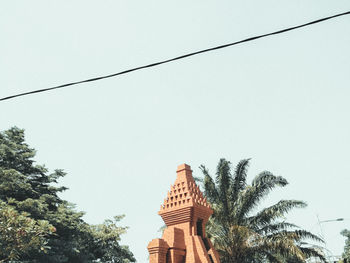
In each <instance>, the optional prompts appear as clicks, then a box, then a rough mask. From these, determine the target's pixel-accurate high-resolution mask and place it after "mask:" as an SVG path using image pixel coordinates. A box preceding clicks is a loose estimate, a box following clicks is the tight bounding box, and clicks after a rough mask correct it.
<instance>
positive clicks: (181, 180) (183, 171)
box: [158, 164, 212, 215]
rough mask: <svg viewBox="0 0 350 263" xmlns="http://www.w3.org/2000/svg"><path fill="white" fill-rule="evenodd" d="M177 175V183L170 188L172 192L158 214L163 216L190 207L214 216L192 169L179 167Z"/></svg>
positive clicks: (184, 165)
mask: <svg viewBox="0 0 350 263" xmlns="http://www.w3.org/2000/svg"><path fill="white" fill-rule="evenodd" d="M176 173H177V178H176V180H175V183H174V184H173V185H171V186H170V191H168V194H167V197H166V198H165V199H164V203H163V204H162V205H161V206H160V210H159V212H158V214H159V215H163V214H165V213H170V212H172V211H175V210H179V209H182V208H188V207H197V208H200V209H204V210H208V212H209V213H210V214H212V209H211V208H210V205H209V203H208V202H207V199H206V198H205V197H204V196H203V194H202V192H201V191H200V189H199V187H198V186H197V184H196V182H195V181H194V179H193V177H192V170H191V167H190V166H189V165H187V164H182V165H180V166H178V168H177V171H176Z"/></svg>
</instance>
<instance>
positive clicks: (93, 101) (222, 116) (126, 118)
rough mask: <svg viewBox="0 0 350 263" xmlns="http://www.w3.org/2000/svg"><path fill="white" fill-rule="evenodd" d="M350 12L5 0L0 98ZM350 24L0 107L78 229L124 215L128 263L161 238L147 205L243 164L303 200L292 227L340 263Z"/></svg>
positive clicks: (302, 6)
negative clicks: (79, 214)
mask: <svg viewBox="0 0 350 263" xmlns="http://www.w3.org/2000/svg"><path fill="white" fill-rule="evenodd" d="M349 10H350V2H349V1H348V0H337V1H334V0H328V1H326V0H308V1H305V0H303V1H301V0H296V1H281V0H266V1H234V0H227V1H225V0H223V1H209V0H200V1H199V0H193V1H188V0H177V1H166V0H148V1H118V0H115V1H112V0H109V1H107V0H105V1H96V0H95V1H90V0H89V1H87V0H84V1H82V0H80V1H78V0H76V1H62V0H61V1H57V0H56V1H47V0H41V1H36V0H32V1H17V0H11V1H2V2H1V7H0V33H1V41H0V72H1V74H0V97H5V96H8V95H12V94H14V93H20V92H25V91H29V90H33V89H41V88H47V87H51V86H54V85H59V84H63V83H66V82H70V81H77V80H82V79H86V78H91V77H95V76H99V75H105V74H110V73H115V72H118V71H121V70H125V69H128V68H131V67H134V66H139V65H143V64H147V63H151V62H154V61H158V60H161V59H166V58H170V57H174V56H178V55H181V54H183V53H187V52H191V51H195V50H198V49H203V48H208V47H212V46H215V45H220V44H224V43H228V42H233V41H237V40H241V39H243V38H246V37H249V36H254V35H258V34H262V33H267V32H270V31H274V30H278V29H282V28H284V27H289V26H294V25H297V24H301V23H305V22H308V21H311V20H315V19H318V18H321V17H325V16H329V15H332V14H336V13H341V12H345V11H349ZM349 46H350V16H345V17H341V18H337V19H334V20H331V21H328V22H325V23H321V24H317V25H314V26H310V27H308V28H304V29H301V30H297V31H293V32H289V33H285V34H283V35H278V36H273V37H270V38H265V39H262V40H258V41H254V42H249V43H246V44H242V45H239V46H234V47H231V48H227V49H223V50H219V51H216V52H212V53H207V54H203V55H199V56H196V57H192V58H189V59H185V60H181V61H178V62H175V63H172V64H167V65H163V66H159V67H156V68H152V69H147V70H143V71H139V72H134V73H131V74H128V75H124V76H121V77H118V78H112V79H108V80H103V81H99V82H94V83H89V84H84V85H79V86H74V87H71V88H68V89H63V90H57V91H52V92H49V93H42V94H37V95H31V96H27V97H22V98H17V99H14V100H9V101H3V102H1V103H0V130H5V129H8V128H10V127H11V126H14V125H16V126H18V127H20V128H24V129H25V130H26V136H27V141H28V143H29V144H30V145H31V146H32V147H34V148H36V149H37V151H38V154H37V158H36V160H37V161H38V163H44V164H46V166H47V167H48V168H49V169H51V170H53V169H56V168H62V169H64V170H65V171H66V172H67V173H68V175H67V176H66V178H64V179H63V180H61V184H62V185H65V186H67V187H69V190H68V191H66V192H65V193H64V194H63V195H62V197H63V198H64V199H66V200H68V201H71V202H73V203H75V204H76V205H77V209H78V210H82V211H85V212H86V215H85V220H86V221H87V222H89V223H101V222H102V221H103V220H104V219H107V218H111V217H112V216H114V215H119V214H125V215H126V217H125V219H123V221H122V222H121V225H127V226H129V227H130V229H129V231H128V233H127V234H126V235H124V236H123V239H122V243H123V244H127V245H129V246H130V249H131V251H132V252H133V253H134V255H135V256H136V258H137V260H138V262H142V263H143V262H147V261H148V260H147V256H148V252H147V249H146V247H147V244H148V242H149V241H150V240H152V239H153V238H157V237H159V236H160V233H159V232H157V231H158V229H159V228H160V227H161V226H162V225H163V222H162V220H161V218H160V217H159V216H158V215H157V212H158V210H159V207H160V204H161V203H162V201H163V199H164V198H165V196H166V193H167V191H168V189H169V187H170V184H172V183H173V182H174V181H175V178H176V173H175V171H176V167H177V165H179V164H181V163H187V164H189V165H191V166H192V169H193V172H194V175H195V176H199V175H200V171H199V169H198V166H199V165H200V164H204V165H206V166H207V167H208V168H209V170H210V171H211V172H212V174H214V172H215V168H216V164H217V162H218V160H219V159H220V158H222V157H224V158H227V159H228V160H230V161H231V162H232V163H233V165H236V163H237V162H238V161H239V160H241V159H243V158H252V161H251V166H250V170H249V177H248V181H249V182H250V181H251V179H252V178H253V177H254V176H255V175H256V174H257V173H258V172H261V171H263V170H269V171H271V172H273V173H274V174H276V175H282V176H284V177H285V178H286V179H287V180H288V181H289V182H290V184H289V186H288V187H286V188H285V189H282V190H277V191H275V192H274V193H273V194H271V196H270V198H268V199H267V200H266V202H264V203H263V204H262V205H263V206H265V205H269V204H271V203H272V202H277V201H278V200H279V199H287V198H290V199H300V200H304V201H306V202H307V203H308V207H307V208H306V209H302V210H297V211H295V212H293V213H291V214H290V216H289V217H288V220H289V221H292V222H293V223H296V224H297V225H299V226H301V227H303V228H305V229H306V230H309V231H312V232H314V233H315V234H320V227H319V225H318V223H317V215H318V216H319V219H320V220H321V221H322V220H331V219H336V218H340V217H342V218H346V219H347V220H345V221H343V222H330V223H323V224H321V226H322V232H323V236H324V238H325V240H326V246H327V248H328V249H329V250H330V254H333V255H340V254H341V252H342V250H343V246H344V239H343V238H342V236H341V235H340V233H339V232H340V231H341V230H342V229H344V228H348V229H350V220H349V219H350V209H349V204H348V201H349V192H348V190H349V184H350V179H349V176H350V148H349V146H350V136H349V134H350V122H349V113H350V103H349V101H350V90H349V88H350V74H349V71H350V51H349Z"/></svg>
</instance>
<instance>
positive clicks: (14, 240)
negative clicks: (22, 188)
mask: <svg viewBox="0 0 350 263" xmlns="http://www.w3.org/2000/svg"><path fill="white" fill-rule="evenodd" d="M55 231H56V229H55V227H53V226H52V225H50V224H49V223H48V221H45V220H38V221H37V220H34V219H32V218H30V217H29V214H28V213H24V212H22V213H19V212H18V211H16V209H14V208H13V207H12V206H10V205H8V204H7V203H5V202H2V201H0V262H6V261H11V260H17V259H19V258H20V257H21V256H24V255H26V254H28V252H30V251H32V250H37V251H46V249H47V248H48V247H47V246H46V245H47V242H48V239H47V237H48V236H49V235H51V234H53V233H54V232H55Z"/></svg>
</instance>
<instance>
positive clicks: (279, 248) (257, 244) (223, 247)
mask: <svg viewBox="0 0 350 263" xmlns="http://www.w3.org/2000/svg"><path fill="white" fill-rule="evenodd" d="M248 165H249V159H246V160H242V161H240V162H239V163H238V164H237V166H236V168H235V169H234V170H233V171H232V169H231V163H230V162H229V161H227V160H225V159H221V160H220V161H219V164H218V166H217V172H216V178H215V182H214V180H213V178H212V177H211V176H210V175H209V172H208V170H207V168H206V167H205V166H203V165H201V166H200V169H201V170H202V172H203V174H204V179H201V180H200V181H201V182H202V186H203V188H204V195H205V196H206V198H207V200H208V201H209V202H210V203H211V205H212V208H213V210H214V214H213V216H212V217H211V219H210V220H209V222H208V224H207V234H208V237H210V238H211V241H212V242H213V244H214V246H215V248H216V249H217V251H218V252H219V254H220V258H221V262H222V263H244V262H305V260H306V259H307V258H310V257H318V258H319V259H320V260H322V261H324V260H325V258H324V256H323V254H322V251H321V249H320V247H319V246H312V245H310V244H308V243H306V242H305V240H312V241H316V242H323V240H322V239H321V238H319V237H318V236H316V235H314V234H312V233H310V232H308V231H306V230H302V229H300V228H298V227H297V226H296V225H294V224H291V223H288V222H285V218H284V215H285V214H286V213H287V212H289V211H290V210H291V209H293V208H303V207H306V204H305V203H304V202H303V201H298V200H280V201H279V202H278V203H276V204H274V205H272V206H270V207H267V208H263V209H262V210H261V211H259V212H257V213H254V214H253V210H255V209H256V208H257V206H258V205H259V204H260V202H261V200H262V199H263V198H264V197H265V196H266V195H268V194H269V192H270V191H271V190H272V189H274V188H275V187H277V186H280V187H284V186H286V185H287V184H288V182H287V180H286V179H284V178H283V177H281V176H275V175H273V174H272V173H270V172H267V171H265V172H262V173H260V174H258V175H257V176H256V177H255V178H254V179H253V181H252V184H251V185H248V184H247V183H246V178H247V168H248Z"/></svg>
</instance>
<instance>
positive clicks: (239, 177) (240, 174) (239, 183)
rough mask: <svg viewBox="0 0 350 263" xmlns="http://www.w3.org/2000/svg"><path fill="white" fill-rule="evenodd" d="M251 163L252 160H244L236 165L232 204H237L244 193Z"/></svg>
mask: <svg viewBox="0 0 350 263" xmlns="http://www.w3.org/2000/svg"><path fill="white" fill-rule="evenodd" d="M249 161H250V159H243V160H241V161H240V162H238V164H237V165H236V169H235V172H234V176H233V183H232V190H231V198H230V200H231V202H233V203H235V202H236V200H237V197H238V194H239V192H240V191H242V190H243V189H244V188H245V186H246V179H247V170H248V167H249Z"/></svg>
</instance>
